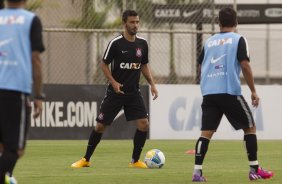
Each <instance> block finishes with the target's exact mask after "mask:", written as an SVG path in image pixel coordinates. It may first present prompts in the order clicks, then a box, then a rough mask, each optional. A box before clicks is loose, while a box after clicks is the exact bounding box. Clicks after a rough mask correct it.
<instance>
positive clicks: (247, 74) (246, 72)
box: [240, 60, 259, 107]
mask: <svg viewBox="0 0 282 184" xmlns="http://www.w3.org/2000/svg"><path fill="white" fill-rule="evenodd" d="M240 64H241V68H242V73H243V76H244V78H245V80H246V82H247V84H248V86H249V88H250V90H251V93H252V94H251V99H252V105H253V106H254V107H257V106H258V105H259V97H258V95H257V93H256V88H255V82H254V77H253V72H252V69H251V66H250V63H249V61H248V60H243V61H241V63H240Z"/></svg>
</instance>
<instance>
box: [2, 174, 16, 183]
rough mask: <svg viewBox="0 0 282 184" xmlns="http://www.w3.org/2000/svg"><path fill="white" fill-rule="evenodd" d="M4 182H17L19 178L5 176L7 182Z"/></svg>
mask: <svg viewBox="0 0 282 184" xmlns="http://www.w3.org/2000/svg"><path fill="white" fill-rule="evenodd" d="M4 184H17V180H16V178H15V177H13V176H12V177H9V176H7V175H6V176H5V183H4Z"/></svg>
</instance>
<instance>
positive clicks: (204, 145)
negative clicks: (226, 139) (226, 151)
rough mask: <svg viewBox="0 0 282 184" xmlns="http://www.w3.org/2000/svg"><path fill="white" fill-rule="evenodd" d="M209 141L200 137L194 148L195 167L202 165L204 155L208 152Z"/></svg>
mask: <svg viewBox="0 0 282 184" xmlns="http://www.w3.org/2000/svg"><path fill="white" fill-rule="evenodd" d="M209 143H210V140H209V139H207V138H204V137H200V138H199V139H198V141H197V143H196V147H195V151H196V153H195V165H202V164H203V162H204V158H205V155H206V153H207V151H208V147H209Z"/></svg>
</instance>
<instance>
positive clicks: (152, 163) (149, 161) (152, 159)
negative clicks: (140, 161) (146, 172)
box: [144, 149, 165, 168]
mask: <svg viewBox="0 0 282 184" xmlns="http://www.w3.org/2000/svg"><path fill="white" fill-rule="evenodd" d="M144 162H145V164H146V165H147V167H148V168H162V167H163V166H164V164H165V156H164V153H163V152H162V151H161V150H158V149H151V150H149V151H148V152H147V153H146V156H145V159H144Z"/></svg>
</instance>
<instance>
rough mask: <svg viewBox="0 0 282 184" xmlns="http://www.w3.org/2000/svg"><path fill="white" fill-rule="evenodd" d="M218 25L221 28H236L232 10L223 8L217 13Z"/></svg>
mask: <svg viewBox="0 0 282 184" xmlns="http://www.w3.org/2000/svg"><path fill="white" fill-rule="evenodd" d="M218 19H219V23H220V24H221V26H222V27H234V26H237V13H236V11H235V10H234V9H233V8H223V9H221V10H220V11H219V17H218Z"/></svg>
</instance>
